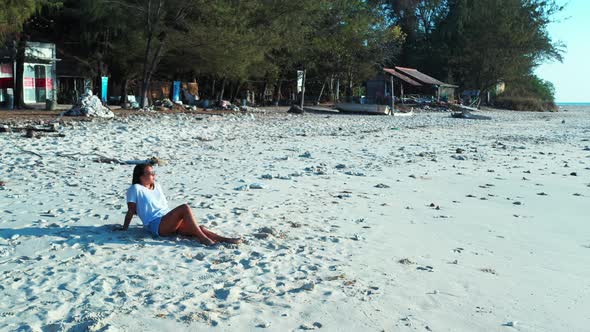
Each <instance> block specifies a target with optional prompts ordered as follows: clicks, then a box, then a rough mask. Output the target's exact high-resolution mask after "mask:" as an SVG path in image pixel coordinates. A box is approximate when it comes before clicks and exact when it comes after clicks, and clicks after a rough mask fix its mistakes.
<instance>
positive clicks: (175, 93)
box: [172, 81, 180, 102]
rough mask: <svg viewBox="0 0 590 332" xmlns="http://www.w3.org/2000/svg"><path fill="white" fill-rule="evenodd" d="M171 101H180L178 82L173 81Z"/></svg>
mask: <svg viewBox="0 0 590 332" xmlns="http://www.w3.org/2000/svg"><path fill="white" fill-rule="evenodd" d="M172 101H173V102H178V101H180V81H174V83H173V86H172Z"/></svg>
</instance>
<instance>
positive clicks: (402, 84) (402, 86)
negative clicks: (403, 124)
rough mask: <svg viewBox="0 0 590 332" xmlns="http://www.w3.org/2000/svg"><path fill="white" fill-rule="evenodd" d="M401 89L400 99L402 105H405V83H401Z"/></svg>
mask: <svg viewBox="0 0 590 332" xmlns="http://www.w3.org/2000/svg"><path fill="white" fill-rule="evenodd" d="M399 87H400V93H399V97H400V99H401V101H402V104H403V103H404V83H403V82H400V84H399Z"/></svg>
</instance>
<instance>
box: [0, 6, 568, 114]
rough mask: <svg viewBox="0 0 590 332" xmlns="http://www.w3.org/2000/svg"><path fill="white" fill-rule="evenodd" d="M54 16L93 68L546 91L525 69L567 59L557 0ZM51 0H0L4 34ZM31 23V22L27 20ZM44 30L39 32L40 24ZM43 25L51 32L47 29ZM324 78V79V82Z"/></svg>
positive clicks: (104, 10) (72, 11) (130, 73)
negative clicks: (406, 76)
mask: <svg viewBox="0 0 590 332" xmlns="http://www.w3.org/2000/svg"><path fill="white" fill-rule="evenodd" d="M60 2H63V7H61V8H58V9H54V10H53V11H49V12H47V13H45V12H44V13H43V15H39V17H41V16H43V17H45V16H47V15H48V16H49V17H48V20H49V21H51V22H54V23H53V26H52V28H51V29H46V30H47V31H50V32H51V33H53V35H52V36H47V37H48V38H47V39H53V40H55V41H56V42H57V43H58V45H59V49H60V52H62V53H63V54H64V55H65V56H68V57H71V58H74V59H76V60H77V61H78V62H79V63H81V64H83V66H84V68H85V69H86V71H87V73H88V74H89V75H91V76H98V75H105V74H107V73H108V74H111V75H114V76H116V77H118V78H120V79H128V78H133V77H136V78H139V77H141V78H142V80H143V85H144V89H145V87H147V86H149V81H150V80H151V79H152V77H158V78H164V79H172V78H175V79H176V78H180V77H191V78H192V77H209V78H211V79H215V80H218V81H220V80H223V81H229V82H234V83H236V85H238V84H237V82H242V83H243V82H248V81H264V82H268V83H273V82H277V81H280V80H285V79H287V80H292V79H293V78H294V76H295V71H296V70H299V69H302V68H305V69H306V70H307V73H308V74H307V76H308V78H310V79H311V80H315V81H318V82H323V81H324V80H325V79H327V78H337V79H341V80H344V81H345V82H346V87H347V89H348V91H349V92H350V91H351V90H352V89H355V88H357V87H358V85H359V84H360V83H361V82H362V81H363V80H365V79H367V78H370V77H372V76H373V75H374V74H375V73H377V72H379V71H380V69H381V68H382V67H384V66H387V67H389V66H394V65H402V66H410V67H417V68H419V69H421V70H423V71H425V72H427V73H429V74H432V75H433V76H435V77H439V78H441V79H442V80H446V81H447V82H448V83H454V84H458V85H459V86H460V88H464V89H480V90H486V89H488V88H491V87H493V86H495V84H496V83H497V82H500V81H502V82H505V83H506V85H507V86H508V87H509V89H511V90H509V91H511V93H513V95H512V96H511V97H515V96H517V95H519V96H524V97H527V98H537V99H539V100H547V101H549V102H551V100H552V94H553V91H552V89H551V88H550V86H549V85H548V84H547V82H541V81H539V80H538V78H535V77H534V76H532V75H530V73H531V72H532V71H533V68H534V67H535V66H537V65H538V64H540V63H541V62H543V61H547V60H552V59H553V60H561V54H562V52H563V47H562V45H560V44H558V43H555V42H554V41H553V40H551V38H550V37H549V35H548V33H547V25H548V24H549V23H550V22H552V20H553V18H554V16H555V14H556V13H558V12H559V11H560V10H561V9H562V8H561V7H559V6H557V5H556V3H555V0H300V1H288V0H266V1H258V0H241V1H236V0H219V1H207V0H63V1H60ZM60 2H58V1H51V0H37V1H33V0H21V1H15V0H0V4H3V5H4V7H5V8H6V10H4V11H3V12H1V13H0V33H1V32H4V33H6V32H8V31H10V32H14V31H18V30H19V29H20V28H19V27H21V26H22V25H23V22H26V20H27V18H28V17H30V15H33V14H35V13H36V12H38V10H39V8H42V7H43V5H47V4H50V3H53V4H55V3H60ZM31 28H34V27H31ZM39 33H41V32H39ZM44 33H45V34H47V32H44ZM320 84H321V83H320Z"/></svg>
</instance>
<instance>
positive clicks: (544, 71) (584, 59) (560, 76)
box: [536, 0, 590, 102]
mask: <svg viewBox="0 0 590 332" xmlns="http://www.w3.org/2000/svg"><path fill="white" fill-rule="evenodd" d="M557 2H558V3H559V4H565V5H566V7H565V9H564V11H563V12H561V13H560V14H559V16H558V17H557V18H558V21H559V22H557V23H553V24H551V25H550V26H549V34H550V35H551V37H552V38H553V40H556V41H561V42H563V43H565V45H566V47H567V49H566V52H565V54H564V60H563V63H560V62H552V63H545V64H543V65H541V66H540V67H539V68H537V70H536V72H537V75H539V77H541V78H542V79H545V80H548V81H550V82H552V83H553V84H554V85H555V90H556V93H555V99H556V101H557V102H590V83H589V82H588V81H589V78H590V61H589V60H588V59H590V1H588V0H569V1H564V0H558V1H557Z"/></svg>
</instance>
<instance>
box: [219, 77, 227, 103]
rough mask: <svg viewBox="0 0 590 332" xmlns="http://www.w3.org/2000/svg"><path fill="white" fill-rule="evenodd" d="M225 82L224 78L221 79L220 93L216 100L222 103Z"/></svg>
mask: <svg viewBox="0 0 590 332" xmlns="http://www.w3.org/2000/svg"><path fill="white" fill-rule="evenodd" d="M225 82H226V78H225V77H224V78H223V81H221V92H220V93H219V98H217V100H218V101H222V100H223V95H224V94H225Z"/></svg>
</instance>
